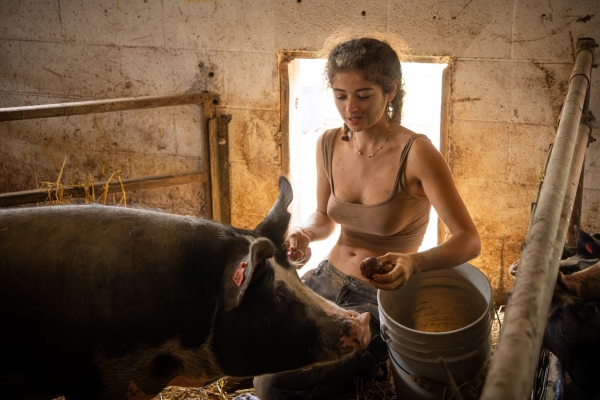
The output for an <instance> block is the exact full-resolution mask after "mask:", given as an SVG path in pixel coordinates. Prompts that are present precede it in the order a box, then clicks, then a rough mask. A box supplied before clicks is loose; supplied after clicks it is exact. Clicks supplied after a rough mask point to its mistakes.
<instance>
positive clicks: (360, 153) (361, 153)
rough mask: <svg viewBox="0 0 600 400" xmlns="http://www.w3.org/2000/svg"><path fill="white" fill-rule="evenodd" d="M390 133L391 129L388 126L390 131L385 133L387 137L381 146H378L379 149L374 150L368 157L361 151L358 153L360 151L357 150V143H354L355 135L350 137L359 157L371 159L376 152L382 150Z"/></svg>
mask: <svg viewBox="0 0 600 400" xmlns="http://www.w3.org/2000/svg"><path fill="white" fill-rule="evenodd" d="M391 131H392V127H391V126H390V129H389V130H388V133H387V135H385V141H384V142H383V144H382V145H381V146H379V147H378V148H377V150H375V151H374V152H373V153H371V154H370V155H367V154H365V153H363V152H362V151H360V150H359V149H358V143H357V141H356V134H354V135H352V137H353V138H354V146H355V147H356V151H357V152H358V154H359V155H361V156H365V157H367V158H371V157H373V156H374V155H375V154H377V152H378V151H379V150H381V149H383V146H385V144H386V143H387V140H388V137H389V136H390V132H391Z"/></svg>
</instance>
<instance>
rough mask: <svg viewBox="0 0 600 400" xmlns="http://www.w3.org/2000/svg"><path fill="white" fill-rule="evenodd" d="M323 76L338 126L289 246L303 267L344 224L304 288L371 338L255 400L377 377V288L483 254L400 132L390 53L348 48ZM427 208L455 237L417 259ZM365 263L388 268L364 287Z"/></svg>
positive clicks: (263, 384) (276, 382) (412, 137)
mask: <svg viewBox="0 0 600 400" xmlns="http://www.w3.org/2000/svg"><path fill="white" fill-rule="evenodd" d="M326 72H327V77H328V80H329V85H330V86H331V88H332V89H333V93H334V97H335V104H336V106H337V108H338V111H339V113H340V115H341V117H342V118H343V120H344V128H343V129H334V130H330V131H327V132H325V133H324V134H323V135H322V136H321V137H320V138H319V140H318V144H317V210H316V211H315V212H314V213H313V214H312V215H311V216H310V217H309V218H308V220H307V221H306V222H305V223H304V224H302V225H300V226H296V227H294V228H292V229H291V230H290V232H289V235H288V237H287V239H286V244H287V245H288V255H289V258H290V259H291V260H295V261H298V262H299V264H300V265H301V264H303V263H304V262H306V261H307V259H308V258H309V257H310V248H309V245H310V242H312V241H316V240H322V239H325V238H326V237H328V236H329V235H331V233H332V232H333V230H334V228H335V225H336V224H340V225H341V233H340V237H339V239H338V241H337V243H336V244H335V246H334V247H333V249H332V250H331V252H330V253H329V255H328V259H327V260H325V261H323V262H322V263H321V264H319V266H318V268H316V269H315V270H313V271H309V272H308V273H307V274H306V275H305V276H304V277H303V278H302V280H303V281H304V282H305V283H306V284H307V285H308V286H309V287H311V288H312V289H313V290H314V291H315V292H317V293H319V294H320V295H322V296H323V297H325V298H328V299H329V300H332V301H334V302H336V303H337V304H339V305H341V306H343V307H346V308H350V309H354V310H356V311H359V312H364V311H369V312H370V313H371V331H372V334H373V339H372V341H371V344H370V345H369V347H368V348H367V349H366V350H364V351H358V352H355V353H354V354H353V355H352V356H351V357H349V358H346V359H344V360H342V361H340V362H337V363H333V364H329V365H326V366H319V367H314V368H311V369H308V370H303V371H295V372H288V373H283V374H276V375H269V376H264V377H259V378H255V388H256V392H257V395H258V396H259V397H260V398H261V399H262V400H269V399H288V398H290V399H291V398H335V396H339V395H341V394H343V393H345V392H347V391H348V390H352V389H353V388H354V387H355V382H354V381H355V378H356V377H357V376H361V377H364V378H369V377H373V376H375V377H377V376H378V375H381V373H382V372H381V370H380V368H379V366H380V365H381V363H382V362H384V361H385V360H386V358H387V348H386V346H385V343H383V342H382V340H381V338H380V337H379V335H378V334H379V314H378V309H377V298H376V294H377V289H382V290H395V289H399V288H401V287H402V286H403V285H404V284H405V283H406V281H407V280H408V279H409V278H410V276H411V275H412V274H416V273H419V272H423V271H431V270H436V269H443V268H451V267H454V266H457V265H460V264H462V263H464V262H466V261H468V260H470V259H472V258H474V257H477V255H478V254H479V251H480V246H481V243H480V239H479V234H478V232H477V229H476V228H475V225H474V224H473V221H472V220H471V217H470V215H469V213H468V211H467V209H466V207H465V205H464V203H463V201H462V199H461V198H460V195H459V194H458V191H457V190H456V187H455V185H454V182H453V180H452V177H451V175H450V171H449V169H448V166H447V165H446V162H445V161H444V159H443V158H442V156H441V154H440V153H439V152H438V151H437V150H436V149H435V147H434V146H433V145H432V144H431V142H430V141H429V140H428V139H427V138H426V137H425V136H424V135H418V134H416V133H414V132H412V131H410V130H408V129H406V128H404V127H403V126H402V125H400V114H401V108H402V97H403V94H404V92H403V90H402V83H401V82H402V72H401V67H400V62H399V59H398V56H397V54H396V52H395V51H394V50H393V49H392V48H391V47H390V46H389V45H388V44H387V43H385V42H382V41H379V40H376V39H370V38H361V39H353V40H349V41H347V42H344V43H341V44H339V45H338V46H336V47H335V48H334V49H333V50H332V52H331V53H330V55H329V57H328V61H327V67H326ZM431 205H433V207H434V208H435V209H436V211H437V213H438V215H439V216H440V218H441V219H442V221H443V222H444V223H445V224H446V226H447V227H448V229H449V230H450V232H451V234H452V236H451V237H450V238H449V239H448V240H447V241H445V242H444V243H443V244H441V245H439V246H437V247H434V248H432V249H429V250H427V251H423V252H420V253H418V252H417V250H418V248H419V246H420V244H421V242H422V240H423V236H424V234H425V230H426V228H427V223H428V221H429V211H430V206H431ZM367 257H377V259H378V260H379V261H380V262H382V263H391V264H392V265H393V269H392V270H391V271H390V272H389V273H387V274H374V275H373V276H372V279H370V280H369V279H366V278H365V277H363V276H362V275H361V273H360V268H359V265H360V263H361V261H362V260H363V259H365V258H367Z"/></svg>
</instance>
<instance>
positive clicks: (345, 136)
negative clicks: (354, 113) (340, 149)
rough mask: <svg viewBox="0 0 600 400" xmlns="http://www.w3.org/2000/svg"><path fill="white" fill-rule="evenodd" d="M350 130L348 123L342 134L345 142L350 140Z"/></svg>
mask: <svg viewBox="0 0 600 400" xmlns="http://www.w3.org/2000/svg"><path fill="white" fill-rule="evenodd" d="M349 130H350V128H348V125H346V124H344V133H343V134H342V140H343V141H344V142H347V141H349V140H350V136H349V135H348V131H349Z"/></svg>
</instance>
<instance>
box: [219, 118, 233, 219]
mask: <svg viewBox="0 0 600 400" xmlns="http://www.w3.org/2000/svg"><path fill="white" fill-rule="evenodd" d="M230 121H231V115H221V116H220V117H219V129H218V134H219V136H218V144H219V145H218V152H219V160H220V165H219V169H220V171H221V172H220V175H221V185H220V186H219V189H218V190H219V191H220V192H221V222H222V223H224V224H231V184H230V182H231V174H230V164H229V122H230Z"/></svg>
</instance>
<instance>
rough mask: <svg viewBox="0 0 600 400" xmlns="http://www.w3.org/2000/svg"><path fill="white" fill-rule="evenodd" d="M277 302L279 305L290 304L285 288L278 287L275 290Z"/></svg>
mask: <svg viewBox="0 0 600 400" xmlns="http://www.w3.org/2000/svg"><path fill="white" fill-rule="evenodd" d="M275 302H277V303H278V304H279V303H286V304H287V303H288V296H287V293H286V291H285V289H284V288H283V287H281V286H280V287H278V288H276V289H275Z"/></svg>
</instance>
